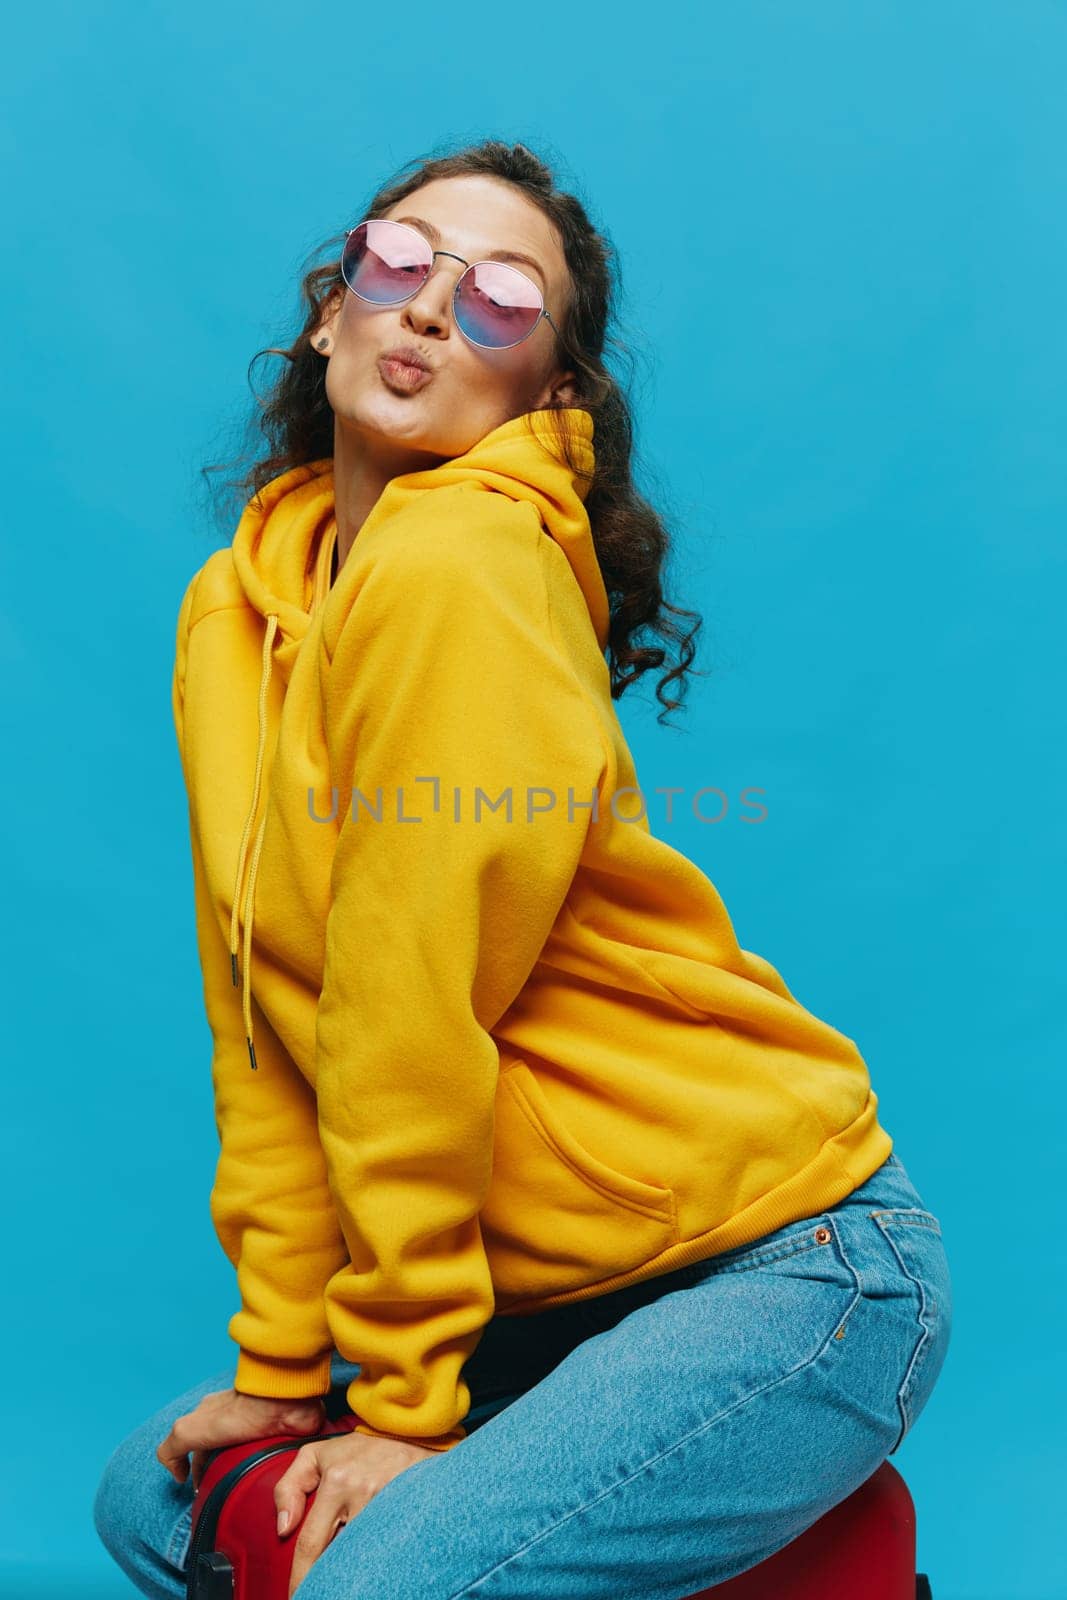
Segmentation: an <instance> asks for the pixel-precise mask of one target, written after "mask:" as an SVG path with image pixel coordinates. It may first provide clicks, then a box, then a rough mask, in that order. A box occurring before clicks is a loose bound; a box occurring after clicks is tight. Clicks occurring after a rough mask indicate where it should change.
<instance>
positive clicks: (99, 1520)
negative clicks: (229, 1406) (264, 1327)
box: [93, 1369, 233, 1564]
mask: <svg viewBox="0 0 1067 1600" xmlns="http://www.w3.org/2000/svg"><path fill="white" fill-rule="evenodd" d="M232 1381H233V1371H232V1369H228V1370H227V1371H226V1372H223V1373H217V1374H215V1376H214V1377H212V1378H208V1379H205V1380H204V1381H203V1382H202V1383H199V1384H197V1385H196V1386H195V1387H194V1388H192V1389H187V1390H186V1391H185V1392H184V1393H183V1394H180V1395H177V1396H176V1397H175V1398H174V1399H173V1400H171V1401H169V1402H168V1403H167V1405H165V1406H163V1407H162V1408H161V1409H160V1410H159V1411H156V1412H154V1413H153V1415H152V1416H150V1417H148V1418H146V1420H145V1421H144V1422H141V1423H139V1424H138V1425H137V1427H135V1428H134V1429H132V1431H131V1432H130V1433H128V1434H127V1435H126V1437H125V1438H124V1439H122V1440H121V1441H120V1443H119V1444H118V1445H116V1446H115V1448H114V1449H113V1450H112V1452H111V1455H110V1456H109V1458H108V1460H107V1462H106V1463H105V1466H104V1470H103V1472H102V1473H101V1475H100V1479H99V1482H98V1484H97V1487H96V1493H95V1495H94V1497H93V1524H94V1526H95V1528H96V1531H97V1534H98V1536H99V1537H100V1539H101V1541H102V1542H103V1544H104V1545H105V1547H106V1548H107V1549H108V1550H109V1551H110V1552H111V1554H112V1555H113V1556H115V1557H116V1559H118V1560H120V1562H121V1561H122V1558H123V1556H126V1557H130V1556H131V1555H132V1556H133V1557H134V1559H135V1560H136V1558H137V1556H138V1555H140V1554H142V1553H143V1552H145V1551H146V1550H147V1549H149V1548H152V1549H155V1550H156V1551H157V1553H158V1554H159V1555H161V1556H163V1557H167V1556H168V1554H169V1553H170V1552H169V1550H168V1548H165V1547H167V1546H168V1545H169V1542H170V1540H171V1537H172V1533H173V1530H174V1529H175V1528H176V1527H180V1526H181V1520H182V1517H183V1513H184V1512H185V1511H187V1510H188V1508H189V1506H190V1505H191V1504H192V1500H193V1489H192V1484H191V1482H190V1481H189V1479H188V1478H187V1479H186V1481H185V1482H184V1483H178V1481H177V1479H176V1478H174V1477H173V1476H172V1475H171V1473H170V1472H169V1471H168V1470H167V1468H166V1467H165V1466H164V1465H163V1463H162V1461H160V1459H159V1456H158V1454H157V1451H158V1449H159V1446H160V1445H161V1444H162V1443H163V1440H164V1439H165V1438H166V1436H167V1434H168V1433H169V1432H170V1430H171V1428H172V1427H173V1425H174V1423H175V1422H176V1421H177V1419H178V1417H180V1416H184V1415H185V1413H186V1412H188V1411H191V1410H193V1409H194V1408H195V1406H196V1405H197V1403H198V1401H199V1400H201V1399H202V1398H203V1396H204V1395H205V1394H212V1393H214V1392H216V1391H217V1390H219V1389H223V1388H225V1387H226V1386H227V1385H228V1384H229V1383H231V1382H232ZM123 1564H127V1563H123Z"/></svg>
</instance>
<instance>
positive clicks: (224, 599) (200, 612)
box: [178, 545, 248, 633]
mask: <svg viewBox="0 0 1067 1600" xmlns="http://www.w3.org/2000/svg"><path fill="white" fill-rule="evenodd" d="M247 605H248V599H247V597H246V595H245V592H244V590H243V589H242V587H241V583H240V580H239V578H238V576H237V573H236V571H235V570H234V565H233V554H232V551H231V550H230V547H229V545H224V546H223V548H222V549H221V550H215V551H213V552H212V554H211V555H209V556H208V558H207V560H206V561H205V562H204V563H203V565H202V566H199V567H198V568H197V569H196V571H195V572H194V573H193V575H192V577H191V578H190V579H189V582H188V583H187V584H186V586H185V593H184V594H183V595H182V600H181V605H180V606H179V610H178V615H179V625H180V627H182V628H183V629H184V631H185V632H186V633H188V632H189V631H190V630H191V629H192V628H194V627H195V626H196V624H197V623H198V622H199V621H200V619H201V617H204V616H206V615H207V614H208V613H209V612H212V611H225V610H229V609H231V608H242V609H244V608H246V607H247Z"/></svg>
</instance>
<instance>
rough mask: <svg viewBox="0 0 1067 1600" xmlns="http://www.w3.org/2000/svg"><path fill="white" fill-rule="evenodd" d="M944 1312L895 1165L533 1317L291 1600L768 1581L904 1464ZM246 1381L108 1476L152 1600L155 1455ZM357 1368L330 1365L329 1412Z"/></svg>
mask: <svg viewBox="0 0 1067 1600" xmlns="http://www.w3.org/2000/svg"><path fill="white" fill-rule="evenodd" d="M951 1319H952V1298H951V1286H950V1280H949V1271H948V1264H947V1261H946V1256H945V1251H944V1247H943V1244H942V1238H941V1228H940V1225H939V1223H938V1220H937V1218H936V1217H935V1216H933V1215H932V1214H931V1213H930V1212H929V1211H926V1210H924V1209H923V1204H922V1200H921V1199H920V1197H919V1195H918V1193H917V1191H916V1189H915V1188H914V1186H913V1184H912V1182H911V1180H910V1178H909V1177H908V1175H907V1172H906V1170H905V1168H904V1167H903V1166H902V1165H901V1163H900V1161H899V1159H898V1158H897V1156H896V1155H891V1156H890V1157H889V1159H888V1161H886V1163H885V1164H884V1165H883V1166H882V1167H881V1168H880V1169H879V1171H878V1172H876V1173H875V1174H874V1175H873V1176H872V1177H871V1178H869V1179H868V1181H867V1182H866V1183H865V1184H863V1185H862V1187H860V1188H859V1189H857V1190H855V1191H854V1193H852V1194H851V1195H849V1196H848V1198H847V1199H845V1200H844V1201H841V1202H840V1203H839V1204H837V1205H836V1206H833V1207H831V1208H830V1209H829V1210H827V1211H823V1212H820V1213H819V1214H818V1215H815V1216H812V1217H808V1218H806V1219H804V1220H803V1221H800V1222H792V1223H789V1224H788V1225H787V1226H786V1227H784V1228H779V1229H777V1230H776V1231H775V1232H773V1233H770V1234H766V1235H765V1236H764V1237H763V1238H762V1239H759V1240H757V1241H756V1242H755V1243H753V1244H747V1245H742V1246H739V1247H738V1248H736V1249H733V1250H727V1251H725V1252H724V1253H722V1254H720V1255H718V1256H715V1257H713V1258H711V1259H710V1260H706V1261H700V1262H696V1263H695V1264H693V1265H691V1266H687V1267H683V1268H681V1269H680V1270H678V1271H676V1272H672V1273H670V1274H667V1275H665V1276H662V1277H659V1278H655V1279H652V1280H650V1281H648V1282H645V1283H641V1284H637V1285H632V1286H630V1287H629V1288H626V1289H621V1290H618V1291H616V1292H615V1293H614V1294H609V1295H603V1296H601V1297H599V1298H596V1299H592V1300H583V1301H579V1302H576V1303H572V1304H571V1305H568V1306H561V1307H557V1308H555V1309H553V1310H550V1311H547V1312H543V1313H541V1314H539V1315H537V1316H533V1317H530V1316H527V1317H495V1318H493V1320H492V1321H491V1322H490V1323H489V1324H488V1326H487V1327H486V1329H485V1331H484V1333H483V1335H482V1339H481V1342H480V1343H479V1345H478V1347H477V1349H476V1350H475V1352H474V1354H473V1356H472V1357H471V1359H470V1361H469V1362H468V1363H467V1365H466V1367H465V1368H464V1377H465V1378H466V1379H467V1381H468V1382H469V1384H470V1388H471V1411H470V1412H469V1413H468V1416H467V1417H466V1418H465V1424H466V1427H467V1429H468V1437H467V1438H466V1439H464V1440H463V1441H462V1442H461V1443H460V1444H458V1445H456V1446H454V1448H453V1449H451V1450H450V1451H447V1452H446V1453H445V1454H442V1455H436V1456H432V1457H427V1458H424V1459H422V1460H420V1461H417V1462H415V1463H413V1465H411V1466H410V1467H407V1468H405V1469H404V1471H403V1472H401V1473H400V1474H399V1475H398V1476H397V1477H396V1478H394V1479H393V1480H392V1481H391V1482H390V1483H388V1484H386V1485H385V1487H384V1488H383V1489H381V1490H379V1492H378V1493H377V1494H376V1495H375V1496H374V1498H373V1499H372V1500H371V1501H370V1502H369V1503H368V1504H367V1506H366V1507H365V1508H364V1509H363V1511H361V1512H360V1513H359V1515H358V1516H356V1517H354V1518H353V1519H352V1521H351V1522H349V1523H347V1524H346V1525H345V1526H344V1527H342V1528H340V1529H339V1530H338V1532H337V1534H336V1535H335V1536H334V1538H333V1540H332V1542H331V1543H330V1544H329V1545H328V1546H327V1548H326V1550H325V1551H324V1552H323V1553H322V1555H321V1556H320V1557H319V1559H318V1560H317V1561H316V1562H315V1564H314V1565H313V1566H312V1568H311V1569H310V1571H309V1572H308V1574H307V1575H306V1577H305V1578H304V1581H303V1583H302V1584H301V1585H300V1588H299V1590H298V1591H297V1595H298V1600H386V1597H388V1600H468V1597H470V1600H475V1597H477V1600H505V1597H508V1600H530V1597H532V1596H537V1597H544V1600H623V1597H626V1596H634V1597H638V1596H639V1597H641V1600H678V1597H679V1596H683V1595H689V1594H692V1593H693V1592H694V1591H697V1590H699V1589H701V1588H706V1587H710V1586H711V1585H713V1584H716V1583H721V1582H724V1581H725V1580H726V1579H727V1578H730V1577H733V1576H734V1575H735V1574H736V1573H739V1572H743V1571H745V1570H746V1569H748V1568H749V1567H753V1566H756V1565H757V1564H758V1563H759V1562H761V1561H763V1560H764V1559H765V1558H766V1557H768V1556H770V1555H773V1554H774V1552H775V1551H776V1550H779V1549H781V1547H782V1546H783V1545H786V1544H788V1543H790V1541H791V1540H793V1539H794V1538H796V1537H797V1536H798V1535H799V1534H801V1533H802V1532H803V1531H804V1530H805V1529H806V1528H808V1527H810V1526H811V1524H812V1523H814V1522H815V1521H817V1520H818V1518H819V1517H821V1516H822V1515H823V1514H824V1513H825V1512H826V1511H828V1510H829V1509H830V1508H831V1507H832V1506H834V1505H836V1504H837V1503H838V1502H839V1501H840V1500H843V1499H844V1498H845V1497H846V1496H847V1495H849V1494H851V1493H852V1491H853V1490H854V1489H856V1488H858V1487H859V1485H860V1484H861V1483H863V1482H864V1481H865V1480H866V1479H867V1478H868V1477H869V1476H870V1475H871V1473H873V1472H874V1471H875V1470H876V1469H877V1468H878V1467H879V1466H880V1465H881V1463H882V1462H883V1461H884V1460H885V1459H886V1457H887V1456H889V1455H892V1453H893V1452H894V1451H895V1450H896V1449H897V1447H898V1445H899V1444H900V1443H901V1441H902V1439H903V1438H904V1436H905V1435H906V1434H907V1433H908V1432H909V1430H910V1429H911V1428H912V1427H913V1426H914V1424H915V1422H916V1419H917V1418H918V1416H919V1415H920V1413H921V1412H922V1410H923V1407H924V1406H925V1405H926V1402H927V1400H928V1399H929V1398H930V1394H931V1391H932V1390H933V1387H934V1384H935V1382H936V1380H937V1377H938V1374H939V1373H940V1371H941V1368H942V1365H943V1363H944V1360H945V1353H946V1350H947V1347H948V1342H949V1335H950V1328H951ZM234 1370H235V1369H234V1368H233V1367H232V1366H231V1367H227V1368H225V1369H224V1370H223V1371H222V1372H216V1373H214V1374H213V1375H212V1376H211V1377H210V1378H207V1379H205V1381H204V1382H203V1383H199V1384H197V1385H196V1387H195V1388H192V1389H189V1390H187V1391H186V1392H185V1393H184V1394H181V1395H178V1396H177V1397H176V1398H175V1399H174V1400H172V1401H171V1402H170V1403H169V1404H168V1405H166V1406H164V1407H163V1409H162V1410H161V1411H158V1412H156V1414H155V1415H154V1416H152V1417H150V1418H149V1419H148V1420H147V1421H146V1422H144V1423H142V1424H141V1425H140V1427H138V1428H136V1429H135V1430H134V1432H133V1433H131V1434H130V1435H129V1437H128V1438H126V1439H125V1440H124V1441H123V1442H122V1443H121V1444H119V1445H118V1447H117V1448H116V1450H115V1451H114V1453H113V1454H112V1456H111V1459H110V1460H109V1462H108V1463H107V1466H106V1468H105V1470H104V1473H103V1476H102V1478H101V1481H100V1485H99V1488H98V1490H97V1494H96V1499H95V1503H94V1517H95V1522H96V1527H97V1531H98V1533H99V1535H100V1537H101V1539H102V1540H103V1542H104V1544H105V1545H106V1546H107V1548H108V1550H109V1551H110V1552H111V1554H112V1556H113V1557H114V1559H115V1560H116V1561H117V1562H118V1564H119V1565H120V1566H121V1567H122V1568H123V1570H124V1571H125V1572H126V1573H127V1574H128V1575H129V1577H130V1578H131V1579H132V1581H133V1583H134V1584H135V1586H136V1587H137V1588H138V1589H139V1590H140V1591H141V1592H142V1593H143V1594H146V1595H152V1596H157V1597H159V1600H172V1597H181V1596H183V1595H184V1593H185V1588H184V1583H185V1580H184V1575H183V1564H184V1561H185V1558H186V1555H187V1552H188V1544H189V1523H190V1510H191V1500H192V1490H191V1487H190V1486H189V1485H188V1483H186V1484H185V1485H178V1484H176V1483H175V1481H174V1479H173V1478H172V1477H171V1476H170V1474H169V1473H168V1472H167V1471H166V1470H165V1468H164V1467H163V1466H162V1465H161V1463H160V1462H159V1461H158V1460H157V1459H156V1456H155V1450H156V1446H157V1445H158V1444H159V1443H160V1441H161V1440H162V1439H163V1438H164V1437H165V1435H166V1434H167V1433H168V1432H169V1431H170V1427H171V1424H172V1423H173V1421H174V1420H175V1418H177V1417H178V1416H180V1415H181V1414H182V1413H183V1412H187V1411H190V1410H192V1408H193V1407H194V1406H195V1405H196V1403H197V1401H198V1400H199V1399H200V1398H201V1397H202V1396H203V1395H204V1394H208V1393H210V1392H212V1391H214V1390H219V1389H226V1388H229V1387H230V1386H231V1385H232V1383H233V1379H234ZM357 1371H358V1368H357V1367H356V1366H354V1365H352V1364H351V1363H349V1362H345V1361H343V1360H341V1358H340V1356H338V1355H336V1354H335V1357H334V1367H333V1372H332V1380H333V1384H334V1389H333V1391H332V1394H331V1401H332V1403H333V1405H334V1406H336V1405H340V1406H341V1408H342V1409H343V1405H344V1391H345V1387H346V1385H347V1384H348V1382H349V1381H350V1379H351V1378H352V1377H353V1376H354V1375H355V1373H356V1372H357Z"/></svg>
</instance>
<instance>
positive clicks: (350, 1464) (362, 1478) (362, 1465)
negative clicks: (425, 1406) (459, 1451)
mask: <svg viewBox="0 0 1067 1600" xmlns="http://www.w3.org/2000/svg"><path fill="white" fill-rule="evenodd" d="M441 1453H442V1452H440V1451H438V1450H424V1449H423V1447H422V1446H421V1445H417V1444H402V1443H401V1442H400V1441H399V1440H397V1439H378V1438H374V1437H372V1436H371V1435H370V1434H366V1433H341V1434H337V1435H335V1437H334V1438H332V1439H316V1440H313V1441H312V1443H310V1444H305V1445H301V1447H300V1449H299V1450H298V1451H297V1453H296V1458H295V1459H294V1461H293V1463H292V1465H291V1466H290V1467H289V1468H288V1469H287V1471H286V1472H285V1473H284V1474H283V1476H282V1477H280V1478H279V1479H278V1482H277V1483H276V1484H275V1486H274V1504H275V1508H276V1509H277V1512H278V1533H279V1535H281V1536H282V1537H284V1536H285V1535H286V1533H289V1534H291V1533H292V1532H293V1531H294V1530H295V1529H296V1528H297V1527H298V1526H299V1524H300V1519H301V1517H303V1515H304V1507H305V1505H306V1503H307V1497H308V1495H309V1494H312V1493H314V1495H315V1504H314V1505H313V1506H312V1508H311V1510H310V1511H309V1512H308V1514H307V1520H306V1521H305V1522H304V1525H303V1527H302V1528H301V1529H300V1535H299V1537H298V1539H297V1541H296V1545H295V1547H294V1549H293V1565H292V1570H291V1572H290V1575H289V1592H288V1600H293V1595H294V1594H295V1592H296V1590H297V1588H298V1587H299V1586H300V1584H301V1583H302V1581H303V1580H304V1578H305V1577H306V1576H307V1573H308V1570H309V1568H310V1567H311V1566H312V1565H313V1563H314V1562H316V1561H317V1560H318V1558H319V1556H321V1554H322V1552H323V1551H324V1550H325V1549H326V1546H327V1545H328V1544H329V1543H330V1541H331V1540H332V1538H333V1536H334V1534H335V1533H336V1532H337V1530H338V1529H339V1528H341V1527H343V1526H344V1524H345V1523H346V1522H350V1521H351V1519H352V1518H353V1517H354V1516H357V1515H358V1514H359V1512H361V1511H362V1510H363V1507H364V1506H365V1505H366V1504H367V1502H368V1501H369V1500H372V1499H373V1498H374V1496H375V1495H376V1494H377V1493H378V1490H379V1489H384V1488H385V1485H386V1484H387V1483H389V1482H390V1481H391V1480H392V1479H393V1478H395V1477H398V1476H399V1474H400V1473H401V1472H403V1471H404V1468H405V1467H410V1466H412V1465H413V1464H414V1463H415V1462H416V1461H423V1460H425V1458H426V1457H427V1456H434V1455H440V1454H441Z"/></svg>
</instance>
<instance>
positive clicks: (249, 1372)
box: [233, 1350, 333, 1400]
mask: <svg viewBox="0 0 1067 1600" xmlns="http://www.w3.org/2000/svg"><path fill="white" fill-rule="evenodd" d="M332 1355H333V1352H332V1351H331V1350H327V1351H326V1352H325V1353H324V1354H323V1355H320V1356H315V1357H314V1358H313V1359H312V1360H311V1361H297V1360H271V1359H270V1358H268V1357H265V1356H257V1355H253V1354H252V1352H251V1351H250V1350H242V1351H241V1352H240V1354H239V1355H238V1357H237V1376H236V1377H235V1378H234V1382H233V1386H234V1388H235V1389H236V1390H237V1391H238V1392H239V1393H240V1394H250V1395H258V1396H260V1397H261V1398H262V1399H265V1400H312V1399H318V1398H319V1397H321V1396H322V1395H325V1394H328V1393H329V1390H330V1362H331V1359H332Z"/></svg>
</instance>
